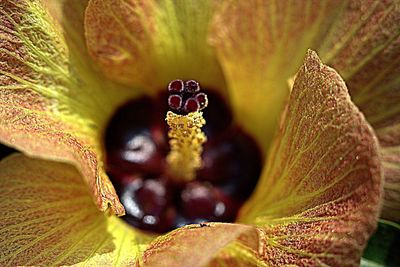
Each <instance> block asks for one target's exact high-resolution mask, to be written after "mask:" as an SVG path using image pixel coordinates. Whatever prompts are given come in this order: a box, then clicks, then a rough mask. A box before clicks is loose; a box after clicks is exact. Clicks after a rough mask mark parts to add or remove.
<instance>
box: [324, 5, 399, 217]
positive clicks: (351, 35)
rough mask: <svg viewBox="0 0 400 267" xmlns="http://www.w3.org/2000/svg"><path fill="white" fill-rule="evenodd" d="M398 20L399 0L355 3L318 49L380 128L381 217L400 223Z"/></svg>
mask: <svg viewBox="0 0 400 267" xmlns="http://www.w3.org/2000/svg"><path fill="white" fill-rule="evenodd" d="M399 24H400V4H399V2H398V1H385V2H383V1H354V2H352V3H351V4H350V5H348V6H347V8H346V9H345V10H344V11H343V12H342V14H341V15H340V19H338V20H337V23H335V25H334V27H332V28H331V29H330V33H329V35H328V36H327V38H325V39H324V40H323V42H322V44H321V45H320V47H319V48H318V51H320V54H321V58H322V59H323V60H324V61H326V62H327V64H329V65H332V66H333V67H334V68H335V69H336V70H337V71H338V72H339V74H340V75H341V76H342V77H343V79H344V80H345V81H346V84H347V87H348V88H349V92H350V95H351V96H352V99H353V101H354V103H355V104H356V105H357V106H358V107H359V108H360V110H361V111H362V112H363V113H364V115H365V117H366V119H367V120H368V122H369V123H370V124H371V125H372V126H373V127H374V130H375V131H376V132H377V136H378V139H379V141H380V142H381V147H382V151H381V153H382V155H383V156H382V159H383V161H384V163H383V167H384V173H385V183H386V184H385V194H384V195H385V197H384V201H385V203H384V205H383V210H382V217H383V218H388V219H394V220H397V221H400V171H399V169H400V148H399V146H400V135H399V134H395V131H396V129H397V131H399V126H398V124H399V123H400V105H399V103H400V90H399V89H400V67H399V66H400V65H399V63H398V62H399V61H400V45H399V43H400V27H399ZM343 29H345V30H343ZM388 139H390V141H389V142H388Z"/></svg>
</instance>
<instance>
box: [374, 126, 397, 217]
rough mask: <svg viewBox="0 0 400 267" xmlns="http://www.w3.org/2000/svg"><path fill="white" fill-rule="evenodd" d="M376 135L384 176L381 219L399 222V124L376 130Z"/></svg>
mask: <svg viewBox="0 0 400 267" xmlns="http://www.w3.org/2000/svg"><path fill="white" fill-rule="evenodd" d="M377 135H378V138H379V141H380V145H381V154H382V160H383V165H382V166H383V170H384V175H385V184H384V189H385V194H384V195H383V198H384V199H383V200H384V202H383V205H382V213H381V217H382V218H385V219H388V220H393V221H396V222H400V123H397V124H394V125H392V126H387V127H382V128H380V129H378V130H377Z"/></svg>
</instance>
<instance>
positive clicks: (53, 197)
mask: <svg viewBox="0 0 400 267" xmlns="http://www.w3.org/2000/svg"><path fill="white" fill-rule="evenodd" d="M0 170H1V172H0V201H1V203H2V205H1V206H0V226H1V227H0V233H1V237H2V238H1V239H0V251H1V253H0V265H1V266H21V265H23V266H38V265H40V266H49V265H51V266H60V265H74V264H82V265H88V266H110V265H112V264H114V265H115V266H128V265H133V264H134V262H135V260H136V257H137V255H138V254H139V253H140V252H141V251H142V250H143V249H144V248H145V246H146V243H148V242H149V240H150V238H149V237H146V236H144V235H142V234H140V233H138V232H135V231H134V230H133V229H132V228H131V227H129V226H127V225H125V224H124V223H123V222H122V221H121V220H120V219H118V218H116V217H114V216H113V217H107V216H106V215H104V214H103V213H101V212H100V211H98V209H97V208H96V206H95V205H94V204H93V201H92V198H91V196H90V194H89V192H88V190H87V187H86V185H85V184H84V182H83V181H82V177H81V175H80V174H79V173H78V171H77V170H76V169H75V168H74V167H72V166H70V165H67V164H63V163H55V162H50V161H44V160H38V159H30V158H28V157H25V156H23V155H20V154H19V155H17V154H16V155H12V156H10V157H8V158H6V159H4V160H3V161H1V162H0Z"/></svg>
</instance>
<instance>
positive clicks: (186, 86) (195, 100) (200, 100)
mask: <svg viewBox="0 0 400 267" xmlns="http://www.w3.org/2000/svg"><path fill="white" fill-rule="evenodd" d="M200 90H201V88H200V84H199V83H198V82H196V81H195V80H188V81H185V82H184V81H183V80H173V81H172V82H170V83H169V85H168V92H169V97H168V106H169V108H170V109H171V110H172V111H174V112H175V113H177V114H181V115H187V114H189V113H191V112H196V111H200V110H202V109H204V108H205V107H206V106H207V105H208V98H207V95H206V94H205V93H203V92H200Z"/></svg>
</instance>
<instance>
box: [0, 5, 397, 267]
mask: <svg viewBox="0 0 400 267" xmlns="http://www.w3.org/2000/svg"><path fill="white" fill-rule="evenodd" d="M399 13H400V9H399V4H398V2H397V1H385V2H381V1H341V2H338V1H315V2H314V1H293V2H291V1H261V0H260V1H172V0H163V1H136V0H123V1H120V0H118V1H116V0H103V1H102V0H90V1H88V2H87V1H84V0H65V1H36V0H32V1H28V0H26V1H24V0H20V1H18V0H3V1H1V2H0V18H1V19H0V21H1V25H0V36H1V39H0V142H2V143H4V144H6V145H8V146H11V147H14V148H16V149H18V150H19V151H21V152H22V153H23V154H14V155H11V156H9V157H7V158H5V159H3V160H2V161H1V162H0V165H1V166H0V198H1V202H2V205H1V207H0V226H1V229H0V231H1V239H0V251H1V254H0V265H12V266H13V265H72V264H81V265H98V266H108V265H116V266H120V265H122V266H125V265H135V264H136V265H146V266H204V265H207V264H208V265H216V266H219V265H221V266H224V265H227V266H236V265H237V266H282V265H300V266H302V265H312V266H320V265H321V266H357V265H358V264H359V262H360V257H361V254H362V251H363V249H364V247H365V245H366V243H367V241H368V239H369V237H370V235H371V234H372V233H373V231H374V229H375V227H376V222H377V219H378V215H379V211H380V203H381V196H382V187H383V173H384V176H385V179H386V183H385V199H384V201H383V209H382V216H383V217H384V218H388V219H394V220H398V219H399V207H400V204H399V203H400V202H399V198H398V194H399V183H398V182H397V180H398V179H399V177H400V175H399V170H400V136H399V133H400V129H399V127H400V124H399V118H400V117H399V114H400V106H399V105H398V104H397V103H398V102H399V98H400V94H399V88H398V82H399V64H398V63H397V62H398V57H399V56H398V55H399V52H400V49H399V32H400V29H399V26H398V25H400V22H399V20H400V14H399ZM308 49H312V50H308ZM313 50H314V51H316V52H314V51H313ZM319 57H320V58H321V59H320V58H319ZM325 64H326V65H325ZM328 66H329V67H328ZM177 78H184V79H196V80H197V81H200V83H201V84H202V85H203V86H204V87H206V88H213V89H212V90H215V91H217V92H218V93H219V94H221V95H223V96H224V99H225V100H226V101H227V102H229V105H230V107H231V109H232V111H233V113H234V120H235V122H236V123H237V124H239V125H241V126H242V127H243V128H244V129H246V131H247V132H249V133H250V134H251V135H252V136H253V137H255V138H256V140H257V142H258V143H259V144H260V146H261V148H262V151H263V154H264V158H265V164H264V166H263V170H262V173H261V175H260V178H259V181H258V184H257V187H256V189H255V191H254V193H253V194H252V196H251V197H250V199H249V200H247V201H246V203H245V204H244V206H243V207H242V208H241V209H240V212H239V215H238V217H237V218H236V220H235V222H232V223H217V222H211V223H207V224H199V225H196V224H194V225H187V226H184V227H181V228H178V229H176V230H174V231H170V232H168V233H166V234H160V235H151V234H148V233H145V232H142V231H141V230H139V229H135V228H133V227H131V226H129V225H127V224H125V223H124V222H123V221H122V220H121V219H120V218H118V217H117V216H116V215H123V214H124V213H125V208H124V206H123V205H122V204H121V202H120V201H119V198H118V196H117V194H116V192H115V189H114V187H113V184H112V183H111V182H110V180H109V177H108V176H107V174H106V171H105V150H104V144H103V134H104V131H105V128H106V126H107V123H108V121H109V120H110V118H111V117H112V115H113V114H114V113H115V111H116V110H117V108H118V107H119V106H121V105H122V104H124V103H125V102H126V101H128V100H131V99H135V98H138V97H140V96H142V95H149V96H150V97H155V96H156V95H157V94H158V93H159V91H160V90H165V87H166V85H168V82H169V81H171V80H174V79H177ZM371 126H372V127H371ZM93 199H94V202H93Z"/></svg>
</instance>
